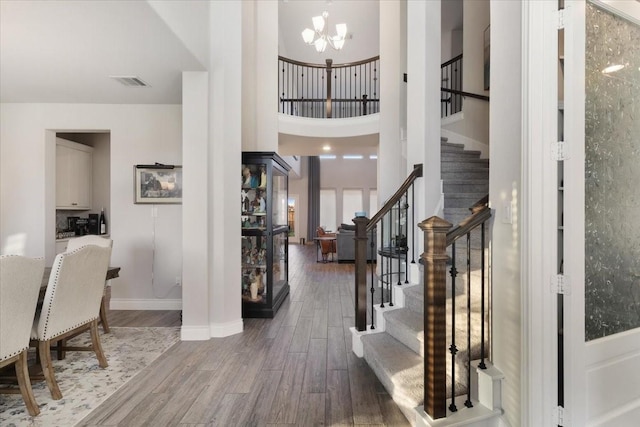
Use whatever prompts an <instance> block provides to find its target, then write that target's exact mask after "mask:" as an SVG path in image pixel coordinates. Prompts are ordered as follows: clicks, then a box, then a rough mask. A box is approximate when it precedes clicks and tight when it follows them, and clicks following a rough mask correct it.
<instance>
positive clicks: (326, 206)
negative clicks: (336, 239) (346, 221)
mask: <svg viewBox="0 0 640 427" xmlns="http://www.w3.org/2000/svg"><path fill="white" fill-rule="evenodd" d="M320 225H321V226H322V227H324V228H325V230H331V231H335V230H336V229H337V227H336V190H335V188H328V189H321V190H320Z"/></svg>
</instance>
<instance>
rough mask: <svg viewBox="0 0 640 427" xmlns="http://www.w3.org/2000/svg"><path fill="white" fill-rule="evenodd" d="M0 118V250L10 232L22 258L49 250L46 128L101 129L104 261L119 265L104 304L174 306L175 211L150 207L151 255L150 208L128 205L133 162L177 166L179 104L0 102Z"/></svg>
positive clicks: (51, 190) (51, 182)
mask: <svg viewBox="0 0 640 427" xmlns="http://www.w3.org/2000/svg"><path fill="white" fill-rule="evenodd" d="M0 121H1V122H2V129H1V130H0V152H1V153H2V155H1V160H0V161H1V166H2V167H1V171H0V178H1V182H2V184H1V189H2V192H1V194H0V242H1V243H2V248H3V249H2V250H3V253H4V252H5V251H6V248H7V244H8V243H9V242H10V241H12V240H14V239H15V238H18V236H24V244H23V245H21V246H22V251H20V252H23V253H24V254H26V255H27V256H45V254H47V253H53V252H52V251H53V250H55V249H52V248H53V246H54V245H55V243H54V233H53V232H52V230H53V227H54V226H55V198H54V197H51V195H52V194H53V195H55V179H51V177H52V176H53V177H55V149H54V147H51V146H50V144H51V143H52V141H53V142H54V141H55V137H54V138H53V139H51V138H48V137H47V134H51V133H52V132H48V133H47V131H48V130H49V131H65V132H74V131H75V132H83V131H92V130H101V131H109V132H110V133H111V170H110V175H111V203H110V204H111V212H110V218H109V220H110V229H111V238H112V239H113V240H114V245H113V254H112V256H111V260H112V264H113V265H117V266H119V267H122V270H121V271H120V278H119V279H117V280H114V281H113V282H112V307H113V308H118V307H119V306H120V307H122V308H179V307H180V302H179V299H180V289H179V288H177V289H173V290H171V288H172V286H173V285H174V283H175V278H176V276H180V275H181V272H182V265H181V253H182V245H181V239H182V227H181V215H182V209H181V206H180V205H162V206H160V205H159V206H158V217H157V218H156V220H155V254H154V239H153V224H154V220H153V218H152V217H151V207H150V206H149V205H136V204H134V203H133V165H135V164H139V163H146V164H148V163H154V162H160V163H167V164H181V149H182V144H181V140H182V138H181V107H180V106H179V105H98V104H2V105H0ZM47 230H48V232H47ZM154 256H155V260H154V259H153V257H154ZM152 272H153V273H154V277H155V279H154V288H152V285H151V275H152ZM160 297H166V298H164V299H162V298H160ZM125 300H127V301H125Z"/></svg>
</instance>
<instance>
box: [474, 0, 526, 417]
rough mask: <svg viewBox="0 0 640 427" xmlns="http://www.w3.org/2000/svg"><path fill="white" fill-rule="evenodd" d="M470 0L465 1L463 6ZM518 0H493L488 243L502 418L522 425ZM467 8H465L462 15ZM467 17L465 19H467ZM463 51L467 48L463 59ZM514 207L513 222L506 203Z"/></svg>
mask: <svg viewBox="0 0 640 427" xmlns="http://www.w3.org/2000/svg"><path fill="white" fill-rule="evenodd" d="M467 3H469V2H465V7H466V5H467ZM521 8H522V6H521V4H520V2H505V1H498V0H496V1H492V2H491V40H492V46H491V62H492V67H491V85H492V91H491V126H490V127H491V145H490V155H491V168H490V172H489V174H490V177H489V194H490V205H491V208H492V209H493V210H494V211H493V213H494V218H493V234H492V241H491V248H492V254H491V257H492V260H493V262H492V266H491V271H492V284H493V301H492V308H493V330H492V335H491V336H492V352H491V353H492V355H493V362H494V364H495V366H496V367H497V368H498V369H500V370H501V371H502V372H503V373H504V375H505V380H504V382H503V389H502V403H503V407H504V410H505V411H504V412H505V415H504V416H505V418H506V419H507V420H508V422H509V423H510V424H511V425H512V426H518V425H520V412H521V402H520V398H521V389H520V378H521V372H520V371H521V330H520V328H521V300H520V297H521V278H520V252H521V250H520V244H521V240H520V239H521V237H520V236H521V230H520V224H521V219H520V216H519V215H518V212H520V210H521V204H520V197H521V196H520V193H521V185H520V179H521V178H520V175H521V161H520V151H521V150H520V140H521V127H522V125H521V111H522V110H521V87H522V81H521V73H520V70H521V65H520V62H519V61H518V58H520V57H521V51H522V48H521V45H520V42H521V31H522V28H521ZM466 16H467V10H466V9H465V17H466ZM465 22H466V20H465ZM465 37H466V28H465ZM466 54H467V51H466V50H465V60H466ZM505 204H506V205H507V206H510V207H511V209H512V212H513V218H512V221H511V222H512V223H509V222H507V221H509V220H508V218H507V217H506V216H505V215H504V209H503V206H504V205H505Z"/></svg>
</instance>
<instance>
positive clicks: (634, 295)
mask: <svg viewBox="0 0 640 427" xmlns="http://www.w3.org/2000/svg"><path fill="white" fill-rule="evenodd" d="M586 23H587V28H586V31H587V33H586V58H585V59H586V75H585V77H586V105H585V123H586V128H585V137H586V140H585V145H586V153H585V154H586V158H585V251H586V253H585V279H586V295H585V304H586V307H585V315H586V319H585V323H586V325H585V334H586V340H587V341H590V340H593V339H596V338H600V337H604V336H607V335H612V334H615V333H618V332H623V331H627V330H629V329H633V328H637V327H640V221H639V219H640V69H639V67H640V28H638V26H636V25H634V24H632V23H630V22H628V21H626V20H624V19H622V18H620V17H617V16H615V15H612V14H611V13H609V12H607V11H604V10H602V9H599V8H597V7H595V6H593V5H592V4H589V3H587V16H586ZM614 65H618V67H613V66H614ZM621 66H624V67H623V68H621ZM607 67H610V68H609V69H608V70H606V71H605V69H607ZM616 68H618V70H617V71H612V70H615V69H616Z"/></svg>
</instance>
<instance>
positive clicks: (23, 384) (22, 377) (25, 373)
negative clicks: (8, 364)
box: [15, 350, 40, 417]
mask: <svg viewBox="0 0 640 427" xmlns="http://www.w3.org/2000/svg"><path fill="white" fill-rule="evenodd" d="M15 365H16V366H15V367H16V377H17V378H18V386H20V393H21V394H22V399H23V400H24V404H25V405H26V407H27V411H29V415H31V416H32V417H35V416H36V415H38V414H39V413H40V408H39V407H38V402H36V398H35V397H33V389H32V388H31V380H30V378H29V368H28V366H27V350H24V351H23V352H22V353H20V356H19V357H18V360H16V363H15Z"/></svg>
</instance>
